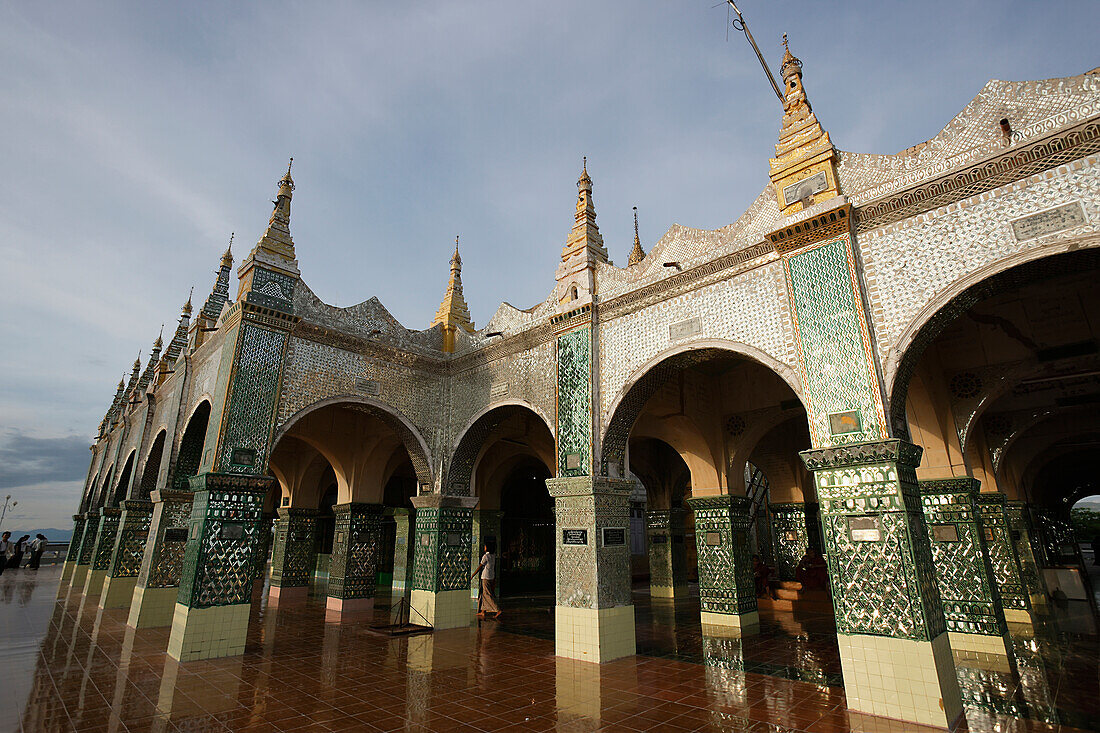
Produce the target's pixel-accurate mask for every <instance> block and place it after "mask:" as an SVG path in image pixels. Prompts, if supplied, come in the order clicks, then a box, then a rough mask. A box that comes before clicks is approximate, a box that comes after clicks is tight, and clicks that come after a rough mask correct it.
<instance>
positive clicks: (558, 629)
mask: <svg viewBox="0 0 1100 733" xmlns="http://www.w3.org/2000/svg"><path fill="white" fill-rule="evenodd" d="M554 653H555V654H557V655H558V656H559V657H568V658H570V659H583V660H586V661H589V662H610V661H611V660H613V659H620V658H622V657H629V656H633V655H634V654H636V653H637V646H636V643H635V637H634V606H633V605H630V606H615V607H614V608H572V607H570V606H557V607H555V608H554Z"/></svg>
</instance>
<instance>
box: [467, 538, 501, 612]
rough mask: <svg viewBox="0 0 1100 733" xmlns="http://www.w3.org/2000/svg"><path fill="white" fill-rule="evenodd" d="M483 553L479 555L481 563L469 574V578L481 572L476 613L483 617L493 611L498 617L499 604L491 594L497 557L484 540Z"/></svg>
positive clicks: (495, 576) (495, 575) (493, 589)
mask: <svg viewBox="0 0 1100 733" xmlns="http://www.w3.org/2000/svg"><path fill="white" fill-rule="evenodd" d="M483 549H484V554H483V555H482V556H481V564H480V565H478V566H477V569H476V570H474V572H473V573H472V574H471V575H470V580H473V579H474V576H475V575H477V574H478V573H481V592H480V593H478V596H477V615H478V616H482V617H484V616H485V614H486V613H493V614H495V615H496V617H497V618H500V606H498V605H497V599H496V598H495V597H494V596H493V592H494V591H495V589H496V584H497V558H496V555H494V554H493V550H492V548H491V547H490V546H489V543H488V542H486V543H485V544H484V545H483Z"/></svg>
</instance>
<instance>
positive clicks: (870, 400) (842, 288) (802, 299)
mask: <svg viewBox="0 0 1100 733" xmlns="http://www.w3.org/2000/svg"><path fill="white" fill-rule="evenodd" d="M784 266H785V271H786V274H787V286H788V289H789V291H790V298H791V301H792V306H793V313H794V316H795V321H796V323H795V325H796V328H797V342H798V348H799V356H800V366H801V371H802V384H803V387H804V389H805V394H806V397H807V399H808V401H809V405H810V409H809V410H807V412H808V418H809V422H810V430H811V433H812V435H813V442H814V445H816V446H830V445H840V444H845V443H859V442H864V441H870V440H881V439H884V438H886V437H887V436H886V429H885V426H884V425H883V418H882V404H881V396H880V391H879V386H878V377H877V375H876V371H875V366H874V364H872V363H871V361H870V357H869V352H870V345H869V344H870V342H869V338H870V337H869V335H868V332H867V326H866V323H865V320H864V317H863V301H862V298H861V296H860V294H859V292H858V291H857V290H856V288H855V282H856V276H855V263H854V257H853V253H852V242H851V238H850V237H849V236H848V235H847V234H845V235H843V236H841V237H837V238H836V239H833V240H831V241H828V242H825V243H824V244H821V245H820V246H817V247H814V248H812V249H809V250H806V251H804V252H800V253H798V254H795V255H793V256H791V257H788V258H785V259H784ZM850 410H858V412H859V423H860V427H861V429H859V430H854V431H852V432H843V433H834V431H833V429H832V426H831V425H830V420H829V415H830V414H835V413H841V412H847V411H850Z"/></svg>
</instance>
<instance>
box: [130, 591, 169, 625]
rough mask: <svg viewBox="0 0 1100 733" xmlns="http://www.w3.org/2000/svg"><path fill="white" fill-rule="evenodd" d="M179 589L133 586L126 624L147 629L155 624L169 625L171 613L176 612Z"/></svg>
mask: <svg viewBox="0 0 1100 733" xmlns="http://www.w3.org/2000/svg"><path fill="white" fill-rule="evenodd" d="M179 594H180V589H179V588H177V587H175V586H172V587H170V588H143V587H141V586H140V585H139V586H135V587H134V596H133V599H132V600H131V601H130V616H129V617H128V618H127V619H126V625H127V626H133V627H134V628H135V629H149V628H155V627H157V626H171V625H172V615H173V614H174V613H175V612H176V598H177V597H179Z"/></svg>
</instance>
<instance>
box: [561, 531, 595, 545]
mask: <svg viewBox="0 0 1100 733" xmlns="http://www.w3.org/2000/svg"><path fill="white" fill-rule="evenodd" d="M561 543H562V544H563V545H587V544H588V530H587V529H563V530H562V531H561Z"/></svg>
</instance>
